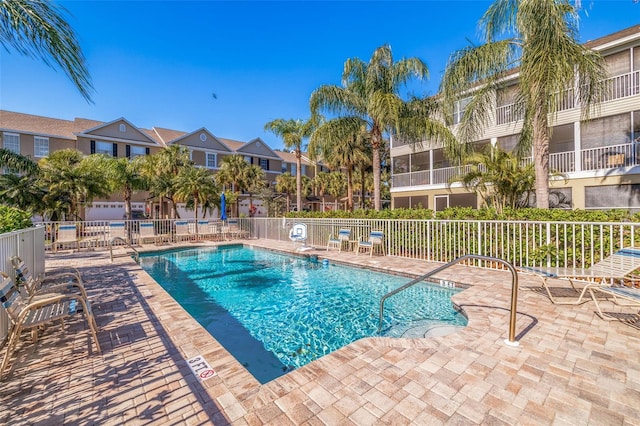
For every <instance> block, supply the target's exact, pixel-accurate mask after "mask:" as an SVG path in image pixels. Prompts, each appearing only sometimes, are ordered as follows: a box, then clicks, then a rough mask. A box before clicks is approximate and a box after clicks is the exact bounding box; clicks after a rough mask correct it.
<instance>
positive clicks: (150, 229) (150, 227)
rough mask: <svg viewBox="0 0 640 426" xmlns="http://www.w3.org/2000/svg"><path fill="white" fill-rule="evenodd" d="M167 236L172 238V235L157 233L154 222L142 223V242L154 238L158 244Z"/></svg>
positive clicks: (154, 241)
mask: <svg viewBox="0 0 640 426" xmlns="http://www.w3.org/2000/svg"><path fill="white" fill-rule="evenodd" d="M167 238H170V235H168V234H158V233H156V227H155V224H154V223H153V222H141V223H140V240H139V241H140V244H144V242H145V241H148V240H152V241H153V243H154V244H158V243H162V242H163V241H164V240H165V239H167Z"/></svg>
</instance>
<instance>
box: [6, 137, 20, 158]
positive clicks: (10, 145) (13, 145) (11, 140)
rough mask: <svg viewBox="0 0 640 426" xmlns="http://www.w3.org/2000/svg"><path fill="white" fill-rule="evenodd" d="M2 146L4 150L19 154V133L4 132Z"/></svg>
mask: <svg viewBox="0 0 640 426" xmlns="http://www.w3.org/2000/svg"><path fill="white" fill-rule="evenodd" d="M3 146H4V149H6V150H9V151H11V152H15V153H16V154H20V135H17V134H15V133H5V134H4V135H3Z"/></svg>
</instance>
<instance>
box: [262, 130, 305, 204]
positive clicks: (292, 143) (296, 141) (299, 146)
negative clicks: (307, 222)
mask: <svg viewBox="0 0 640 426" xmlns="http://www.w3.org/2000/svg"><path fill="white" fill-rule="evenodd" d="M313 128H314V120H307V121H303V120H293V119H289V120H284V119H282V118H278V119H276V120H273V121H270V122H268V123H267V124H265V125H264V129H265V130H268V131H271V132H272V133H273V134H275V135H276V136H279V137H281V138H282V141H283V142H284V147H285V148H286V149H293V153H294V155H295V157H296V203H297V206H298V210H300V209H302V151H303V150H304V140H305V139H307V138H308V137H309V136H311V133H312V131H313Z"/></svg>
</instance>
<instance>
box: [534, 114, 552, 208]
mask: <svg viewBox="0 0 640 426" xmlns="http://www.w3.org/2000/svg"><path fill="white" fill-rule="evenodd" d="M539 111H540V110H538V111H536V112H535V113H534V114H535V116H534V117H533V161H534V167H535V175H536V207H538V208H539V209H548V208H549V127H548V123H547V112H546V109H545V108H542V111H540V112H539Z"/></svg>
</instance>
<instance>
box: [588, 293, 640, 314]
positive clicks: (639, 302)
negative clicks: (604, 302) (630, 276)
mask: <svg viewBox="0 0 640 426" xmlns="http://www.w3.org/2000/svg"><path fill="white" fill-rule="evenodd" d="M596 293H602V294H603V295H605V296H607V297H609V298H611V301H612V302H613V303H615V304H616V305H620V306H636V307H640V288H636V287H625V286H611V287H604V286H590V287H589V294H590V295H591V300H593V302H594V303H595V304H596V311H597V314H598V316H599V317H600V318H602V319H604V320H607V321H611V320H614V319H616V318H614V317H612V316H610V315H607V314H605V313H604V312H602V309H601V308H600V302H599V301H598V299H597V298H596ZM620 299H622V301H620Z"/></svg>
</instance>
